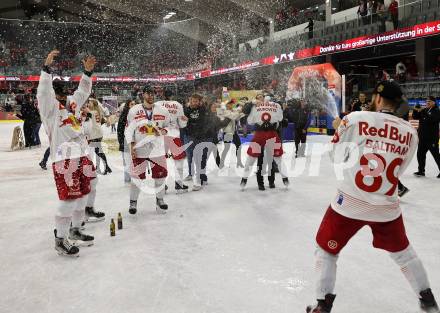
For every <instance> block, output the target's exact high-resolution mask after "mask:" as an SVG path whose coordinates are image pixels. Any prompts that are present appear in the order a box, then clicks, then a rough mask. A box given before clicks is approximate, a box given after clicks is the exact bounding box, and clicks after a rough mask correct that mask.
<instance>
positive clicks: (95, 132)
mask: <svg viewBox="0 0 440 313" xmlns="http://www.w3.org/2000/svg"><path fill="white" fill-rule="evenodd" d="M88 109H89V112H90V113H91V114H92V117H93V118H92V119H91V125H90V127H91V129H90V133H89V135H88V136H87V140H88V142H89V145H90V147H92V148H94V149H95V153H96V156H97V157H96V169H97V172H98V173H101V170H100V159H102V160H103V161H104V167H105V169H104V172H103V173H102V175H107V174H109V173H111V172H112V170H111V169H110V167H109V166H108V162H107V157H106V155H105V153H104V151H103V150H102V145H101V142H102V138H103V137H104V134H103V132H102V128H101V121H102V119H103V118H104V111H103V109H102V108H101V107H100V106H99V103H98V101H97V100H95V99H89V102H88Z"/></svg>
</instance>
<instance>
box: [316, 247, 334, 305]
mask: <svg viewBox="0 0 440 313" xmlns="http://www.w3.org/2000/svg"><path fill="white" fill-rule="evenodd" d="M315 257H316V266H315V270H316V274H317V279H318V280H317V284H316V299H320V300H322V299H325V295H327V294H333V293H334V290H335V283H336V268H337V266H336V262H337V261H338V256H337V255H333V254H330V253H328V252H327V251H324V250H323V249H322V248H320V247H318V248H317V249H316V252H315Z"/></svg>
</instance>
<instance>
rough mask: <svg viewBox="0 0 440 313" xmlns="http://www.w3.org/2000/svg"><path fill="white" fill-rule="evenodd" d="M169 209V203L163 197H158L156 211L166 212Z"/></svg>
mask: <svg viewBox="0 0 440 313" xmlns="http://www.w3.org/2000/svg"><path fill="white" fill-rule="evenodd" d="M167 210H168V204H166V203H165V202H164V201H163V199H159V198H156V212H157V213H159V214H165V213H166V212H167Z"/></svg>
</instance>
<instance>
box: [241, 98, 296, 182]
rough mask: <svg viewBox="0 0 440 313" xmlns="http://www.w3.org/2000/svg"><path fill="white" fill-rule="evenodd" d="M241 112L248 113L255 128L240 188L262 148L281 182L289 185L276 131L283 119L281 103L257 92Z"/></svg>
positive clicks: (250, 122) (248, 119)
mask: <svg viewBox="0 0 440 313" xmlns="http://www.w3.org/2000/svg"><path fill="white" fill-rule="evenodd" d="M242 112H243V113H244V114H246V115H249V116H248V118H247V122H248V124H250V125H252V124H255V126H256V128H255V134H254V138H252V142H251V144H250V145H249V148H248V150H247V154H248V157H247V160H246V164H245V167H244V175H243V178H242V179H241V183H240V186H241V189H242V190H244V188H245V187H246V184H247V180H248V177H249V175H250V172H251V170H252V167H253V165H254V164H255V162H256V161H257V159H258V157H259V156H260V154H261V153H262V151H263V149H265V150H264V151H265V153H266V158H267V159H268V160H270V159H271V158H272V157H273V160H274V161H275V163H276V164H277V166H278V169H279V172H280V174H281V176H282V178H283V183H284V185H285V186H286V187H287V186H288V185H289V179H288V178H287V174H286V169H285V167H284V163H283V162H282V158H281V157H282V155H283V148H282V146H281V139H280V136H279V135H278V132H277V128H278V124H279V123H280V122H281V121H282V120H283V109H282V108H281V105H279V104H278V103H275V102H272V101H270V100H269V99H265V97H264V95H263V94H258V95H257V97H256V100H255V102H251V103H248V104H246V105H245V106H244V108H243V111H242ZM268 164H269V165H271V164H272V161H269V162H268ZM269 172H270V171H269Z"/></svg>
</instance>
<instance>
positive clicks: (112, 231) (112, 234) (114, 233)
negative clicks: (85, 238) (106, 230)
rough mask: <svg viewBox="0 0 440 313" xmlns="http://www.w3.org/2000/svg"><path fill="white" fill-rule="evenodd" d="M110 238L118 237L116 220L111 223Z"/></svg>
mask: <svg viewBox="0 0 440 313" xmlns="http://www.w3.org/2000/svg"><path fill="white" fill-rule="evenodd" d="M110 236H112V237H113V236H116V226H115V221H114V219H112V221H111V222H110Z"/></svg>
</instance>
